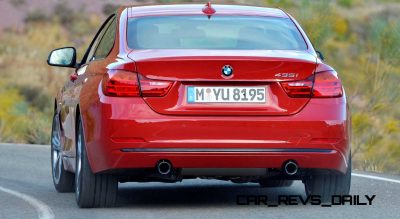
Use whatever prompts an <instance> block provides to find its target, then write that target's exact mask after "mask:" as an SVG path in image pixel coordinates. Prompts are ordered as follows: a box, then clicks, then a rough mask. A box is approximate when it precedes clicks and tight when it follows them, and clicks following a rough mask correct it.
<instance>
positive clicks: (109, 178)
mask: <svg viewBox="0 0 400 219" xmlns="http://www.w3.org/2000/svg"><path fill="white" fill-rule="evenodd" d="M77 122H78V127H77V128H78V130H77V138H76V139H77V140H76V142H77V144H76V174H75V185H76V186H75V194H76V202H77V204H78V206H79V207H81V208H94V207H96V208H102V207H113V206H115V203H116V200H117V191H118V180H117V178H116V177H115V176H113V175H109V174H93V172H92V170H91V168H90V165H89V161H88V158H87V153H86V149H85V140H84V135H83V128H82V122H81V120H80V119H78V121H77ZM79 162H80V163H79ZM78 165H80V166H78Z"/></svg>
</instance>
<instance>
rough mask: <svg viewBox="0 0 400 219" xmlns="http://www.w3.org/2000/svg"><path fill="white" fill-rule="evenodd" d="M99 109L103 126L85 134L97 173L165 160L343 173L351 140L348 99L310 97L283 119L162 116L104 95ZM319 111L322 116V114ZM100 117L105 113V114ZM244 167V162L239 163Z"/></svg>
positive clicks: (184, 164)
mask: <svg viewBox="0 0 400 219" xmlns="http://www.w3.org/2000/svg"><path fill="white" fill-rule="evenodd" d="M101 102H102V103H101V104H100V105H99V107H98V108H97V109H96V110H99V112H98V113H97V114H101V115H102V116H101V118H97V119H96V121H94V122H95V123H96V124H94V126H96V127H101V128H99V129H98V130H97V132H94V133H92V135H90V136H87V137H88V138H89V139H93V141H92V142H89V143H88V145H87V148H88V151H89V154H95V157H93V158H92V159H93V160H92V161H93V162H92V163H91V164H92V168H93V170H94V171H96V172H98V171H105V170H110V169H114V168H143V167H154V166H155V164H156V163H157V161H158V160H160V159H168V160H170V161H171V162H172V163H173V164H174V166H176V167H207V168H222V167H232V168H234V167H237V168H239V167H240V168H247V167H248V168H250V167H265V168H267V167H268V168H279V167H280V166H281V165H282V163H283V162H284V161H286V160H289V159H294V160H296V161H297V162H298V163H299V166H300V167H301V168H326V169H334V170H338V171H341V172H345V170H346V167H347V166H346V165H347V164H346V160H347V158H348V156H349V153H350V152H349V148H348V147H347V145H348V141H349V136H348V134H347V131H348V125H349V124H348V121H347V115H346V107H345V106H346V104H345V100H344V98H334V99H312V100H311V101H310V103H309V104H307V106H306V107H305V108H304V109H303V110H302V111H301V112H300V113H298V114H296V115H293V116H285V117H271V116H256V117H254V116H241V117H229V116H225V117H192V116H165V115H160V114H157V113H155V112H153V111H152V110H151V109H150V108H149V107H148V106H147V104H146V103H145V102H144V101H143V100H141V99H139V98H134V99H131V100H123V99H116V98H110V97H106V96H103V97H102V98H101ZM321 110H323V111H325V113H320V112H321ZM100 112H101V113H100ZM132 148H151V149H159V148H184V149H187V148H193V149H199V150H201V149H204V148H213V149H218V148H242V149H243V148H245V149H281V148H286V149H288V148H290V149H328V150H332V152H329V153H306V152H299V153H287V152H285V153H275V152H269V153H264V152H262V153H261V152H257V153H254V152H253V153H250V152H246V153H243V152H229V153H225V152H207V153H205V152H158V153H155V152H151V153H147V152H146V153H145V152H121V149H132ZM239 161H241V162H239Z"/></svg>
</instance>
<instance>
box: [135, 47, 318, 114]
mask: <svg viewBox="0 0 400 219" xmlns="http://www.w3.org/2000/svg"><path fill="white" fill-rule="evenodd" d="M129 58H131V59H132V60H134V61H135V64H136V71H137V72H138V73H139V74H140V75H142V76H144V77H147V78H149V79H155V80H167V81H174V84H173V86H172V88H171V90H170V91H169V93H168V94H167V95H166V96H164V97H145V98H144V99H145V101H146V102H147V104H148V105H149V106H150V107H151V108H152V109H153V110H154V111H156V112H157V113H160V114H167V115H290V114H294V113H297V112H299V111H300V110H301V109H302V108H303V107H304V106H305V105H306V104H307V102H308V100H309V98H290V97H288V95H287V94H286V93H285V91H284V90H283V88H282V87H281V85H280V84H279V82H281V81H293V80H303V79H306V78H308V77H310V76H311V75H312V74H313V73H314V71H315V68H316V57H315V56H313V55H311V54H309V53H307V52H305V51H304V52H303V51H258V50H254V51H247V50H241V51H235V50H141V51H134V52H131V53H130V54H129ZM227 65H228V66H231V67H232V69H233V75H232V76H230V77H226V76H224V75H223V74H222V68H223V67H224V66H227ZM192 86H200V87H201V86H204V87H214V86H215V87H224V86H228V87H235V86H238V87H253V86H254V87H265V96H266V102H265V103H262V104H260V103H258V104H254V103H241V104H237V103H195V104H193V103H188V101H187V98H188V96H187V89H188V87H192Z"/></svg>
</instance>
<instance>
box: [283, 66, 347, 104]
mask: <svg viewBox="0 0 400 219" xmlns="http://www.w3.org/2000/svg"><path fill="white" fill-rule="evenodd" d="M281 85H282V87H283V89H284V90H285V92H286V93H287V94H288V96H289V97H297V98H309V97H316V98H326V97H341V96H342V95H343V89H342V83H341V81H340V80H339V78H338V77H337V73H336V72H334V71H326V72H319V73H315V75H312V76H311V77H309V78H307V79H305V80H301V81H286V82H281Z"/></svg>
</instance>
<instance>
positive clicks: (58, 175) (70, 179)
mask: <svg viewBox="0 0 400 219" xmlns="http://www.w3.org/2000/svg"><path fill="white" fill-rule="evenodd" d="M50 145H51V174H52V178H53V184H54V187H55V189H56V190H57V192H60V193H66V192H73V191H74V178H75V176H74V174H73V173H71V172H68V171H66V170H65V169H64V164H63V157H62V147H61V128H60V123H59V117H58V115H57V114H56V113H55V115H54V117H53V124H52V128H51V143H50Z"/></svg>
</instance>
